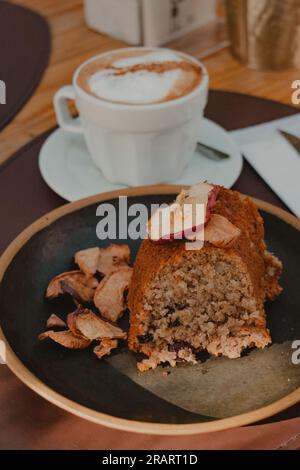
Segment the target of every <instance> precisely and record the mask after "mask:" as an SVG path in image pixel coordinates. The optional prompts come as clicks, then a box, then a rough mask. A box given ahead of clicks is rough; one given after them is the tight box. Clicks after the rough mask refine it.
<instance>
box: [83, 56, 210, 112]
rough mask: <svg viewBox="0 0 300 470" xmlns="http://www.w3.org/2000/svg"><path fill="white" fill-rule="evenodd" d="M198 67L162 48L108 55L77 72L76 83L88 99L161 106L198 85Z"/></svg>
mask: <svg viewBox="0 0 300 470" xmlns="http://www.w3.org/2000/svg"><path fill="white" fill-rule="evenodd" d="M202 75H203V72H202V69H201V67H200V65H198V64H197V63H196V62H193V61H192V60H188V59H187V58H186V57H184V56H181V55H180V53H177V52H173V51H170V50H165V49H141V50H134V51H132V50H124V52H123V51H117V52H115V53H114V52H112V53H110V54H108V55H104V56H102V57H98V58H97V57H96V58H95V59H93V60H92V61H90V62H88V63H87V64H85V66H84V67H83V68H82V69H81V70H80V72H79V75H78V78H77V84H78V85H79V86H80V87H81V88H82V89H83V90H85V91H86V92H87V93H89V94H90V95H92V96H95V97H97V98H99V99H101V100H104V101H109V102H112V103H120V104H128V105H145V104H156V103H163V102H167V101H171V100H175V99H177V98H181V97H183V96H185V95H187V94H189V93H191V92H192V91H193V90H194V89H195V88H196V87H197V86H198V85H199V83H200V82H201V79H202Z"/></svg>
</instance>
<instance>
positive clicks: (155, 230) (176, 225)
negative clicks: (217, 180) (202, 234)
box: [147, 183, 219, 243]
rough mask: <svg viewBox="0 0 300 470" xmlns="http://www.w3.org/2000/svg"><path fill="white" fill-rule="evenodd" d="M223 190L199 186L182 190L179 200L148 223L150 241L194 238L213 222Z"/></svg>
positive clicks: (162, 209) (158, 211)
mask: <svg viewBox="0 0 300 470" xmlns="http://www.w3.org/2000/svg"><path fill="white" fill-rule="evenodd" d="M218 192H219V188H218V187H216V186H213V185H211V184H208V183H198V184H196V185H195V186H191V187H190V188H189V189H188V190H182V191H181V192H180V193H179V195H178V196H177V198H176V201H175V202H174V203H173V204H171V205H169V206H165V207H162V208H159V209H158V210H157V211H156V212H155V213H154V214H153V215H152V217H151V219H150V220H149V221H148V224H147V233H148V238H149V239H150V240H152V241H155V242H157V243H166V242H170V241H173V240H182V239H187V238H190V236H191V235H193V233H196V232H198V231H199V230H201V228H203V227H204V225H205V224H206V223H207V222H208V221H209V219H210V217H211V212H212V209H213V207H214V206H215V204H216V201H217V195H218Z"/></svg>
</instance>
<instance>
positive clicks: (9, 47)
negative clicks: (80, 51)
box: [0, 1, 51, 129]
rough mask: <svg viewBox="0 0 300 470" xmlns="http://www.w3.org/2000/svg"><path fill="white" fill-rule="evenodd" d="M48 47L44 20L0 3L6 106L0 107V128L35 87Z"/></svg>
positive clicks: (1, 71)
mask: <svg viewBox="0 0 300 470" xmlns="http://www.w3.org/2000/svg"><path fill="white" fill-rule="evenodd" d="M50 45H51V36H50V30H49V27H48V24H47V22H46V20H45V19H44V18H42V17H41V16H40V15H39V14H37V13H35V12H33V11H31V10H28V9H27V8H24V7H21V6H19V5H14V4H11V3H8V2H6V1H1V2H0V51H1V54H0V57H1V59H0V80H2V81H4V83H5V85H6V103H5V104H0V129H2V128H3V127H4V126H6V125H7V124H8V123H9V121H10V120H11V119H12V118H13V117H14V116H15V114H16V113H17V112H18V111H19V109H20V108H21V107H22V106H23V105H24V104H25V103H26V101H27V100H28V99H29V97H30V96H31V94H32V93H33V91H34V89H35V88H36V86H37V85H38V83H39V81H40V79H41V77H42V74H43V72H44V70H45V68H46V66H47V63H48V58H49V54H50ZM0 98H1V95H0ZM0 102H1V103H2V100H1V99H0Z"/></svg>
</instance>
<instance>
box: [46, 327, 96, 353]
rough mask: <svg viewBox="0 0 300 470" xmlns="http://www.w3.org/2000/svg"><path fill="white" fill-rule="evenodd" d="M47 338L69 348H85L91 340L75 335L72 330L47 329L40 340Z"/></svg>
mask: <svg viewBox="0 0 300 470" xmlns="http://www.w3.org/2000/svg"><path fill="white" fill-rule="evenodd" d="M46 338H49V339H52V340H53V341H55V343H58V344H60V345H61V346H64V347H65V348H67V349H85V348H87V347H88V346H89V345H90V344H91V341H90V340H88V339H84V338H78V337H77V336H74V335H73V333H72V332H71V331H70V330H66V331H53V330H50V331H45V332H44V333H41V334H40V335H39V340H40V341H42V340H44V339H46Z"/></svg>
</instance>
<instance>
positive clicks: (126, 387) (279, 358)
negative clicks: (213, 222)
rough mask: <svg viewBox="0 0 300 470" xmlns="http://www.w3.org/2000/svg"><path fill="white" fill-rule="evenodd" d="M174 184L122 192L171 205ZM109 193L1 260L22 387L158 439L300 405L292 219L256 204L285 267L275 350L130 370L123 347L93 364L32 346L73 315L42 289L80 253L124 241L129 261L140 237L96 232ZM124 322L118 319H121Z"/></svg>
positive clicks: (63, 213)
mask: <svg viewBox="0 0 300 470" xmlns="http://www.w3.org/2000/svg"><path fill="white" fill-rule="evenodd" d="M178 190H179V188H178V187H174V186H163V187H162V186H161V187H152V188H151V187H148V188H135V189H130V190H124V191H122V192H121V194H123V195H128V197H129V199H128V205H130V204H133V203H141V202H142V203H144V204H146V205H147V206H148V207H149V206H150V204H152V203H163V202H170V201H172V200H173V199H174V194H175V193H176V192H178ZM118 194H120V193H116V192H114V193H107V194H104V195H100V196H96V197H92V198H88V199H86V200H83V201H79V202H76V203H72V204H68V205H66V206H64V207H62V208H59V209H57V210H55V211H54V212H52V213H50V214H48V215H47V216H45V217H43V218H42V219H40V220H38V221H37V222H35V223H34V224H33V225H32V226H30V227H29V228H28V229H27V230H25V232H23V233H22V234H21V235H20V236H19V237H18V238H17V239H16V240H15V241H14V242H13V243H12V244H11V246H10V247H9V248H8V249H7V251H6V252H5V253H4V255H3V256H2V258H1V261H0V279H1V278H2V281H1V284H0V307H1V309H0V321H1V327H2V337H3V340H4V341H6V343H7V363H8V366H9V367H10V368H11V369H12V370H13V372H14V373H15V374H16V375H17V376H18V377H19V378H20V379H21V380H23V381H24V382H25V383H26V384H27V385H28V386H29V387H31V388H32V389H33V390H35V391H36V392H37V393H39V394H40V395H42V396H44V397H45V398H46V399H48V400H50V401H51V402H53V403H55V404H57V405H58V406H60V407H62V408H64V409H66V410H68V411H71V412H73V413H75V414H77V415H79V416H81V417H84V418H86V419H89V420H92V421H94V422H98V423H101V424H106V425H108V426H112V427H115V428H120V429H127V430H132V431H137V432H148V433H158V434H184V433H186V434H187V433H197V432H208V431H215V430H220V429H225V428H229V427H233V426H240V425H243V424H248V423H252V422H255V421H258V420H260V419H263V418H266V417H269V416H271V415H273V414H275V413H278V412H279V411H282V410H283V409H286V408H288V407H289V406H291V405H293V404H295V403H297V402H299V401H300V388H299V387H300V365H298V366H297V365H294V364H293V362H292V354H293V352H295V351H294V350H293V349H292V343H293V341H294V340H297V339H300V315H299V311H300V293H299V286H300V274H299V272H300V271H299V266H300V252H299V246H300V232H299V230H300V222H299V221H298V219H296V218H295V217H293V216H291V215H289V214H287V213H286V212H284V211H282V210H280V209H277V208H275V207H274V206H271V205H269V204H266V203H262V202H260V201H258V204H259V206H260V208H261V209H263V210H262V215H263V218H264V221H265V228H266V241H267V245H268V248H269V249H270V250H271V251H274V252H275V253H276V254H277V255H278V256H279V257H280V258H281V259H282V261H283V263H284V274H283V277H282V285H283V287H284V292H283V294H282V295H281V296H280V297H279V298H278V299H277V300H276V301H275V302H273V303H269V304H267V306H266V309H267V315H268V326H269V328H270V330H271V335H272V338H273V344H272V345H271V346H270V347H268V348H266V349H265V350H263V351H258V350H253V351H250V352H249V353H248V354H247V355H244V356H243V357H242V358H240V359H236V360H229V359H225V358H211V359H207V360H206V361H204V362H200V363H199V364H197V365H195V366H181V367H177V368H174V369H171V370H170V374H169V375H167V374H165V373H164V372H165V371H167V370H168V369H165V368H161V367H159V368H157V369H156V370H155V371H151V372H148V373H146V374H138V373H137V370H136V357H135V356H134V355H133V354H132V353H130V352H128V351H127V349H126V347H125V346H124V347H121V348H119V349H118V350H117V351H115V353H114V354H112V356H111V357H109V358H107V359H103V360H101V361H99V360H98V359H97V358H96V356H95V355H94V354H93V353H92V351H91V350H90V349H89V350H84V351H69V350H66V349H64V348H62V347H61V346H59V345H57V344H55V343H52V342H50V341H49V342H48V341H45V342H42V343H39V342H38V340H37V336H38V334H39V333H40V332H42V331H44V329H45V323H46V319H47V318H48V316H49V315H50V314H51V313H53V312H55V313H57V314H59V315H61V314H62V312H64V313H65V314H66V313H67V312H69V311H71V310H72V304H70V302H68V301H67V300H61V299H59V300H57V301H55V302H46V301H45V300H44V292H45V288H46V286H47V284H48V281H49V280H50V279H51V278H52V277H53V276H55V275H56V274H58V273H60V272H63V271H66V270H68V269H69V268H71V267H72V261H71V260H72V256H73V254H74V252H75V251H77V250H78V249H81V248H83V247H89V246H94V245H97V244H98V245H99V244H102V245H103V246H104V245H105V244H109V243H111V242H114V243H121V244H122V243H128V244H129V245H130V248H131V252H132V261H134V258H135V255H136V253H137V250H138V248H139V244H140V241H139V240H136V241H132V240H128V241H126V240H125V241H124V240H109V241H105V242H99V240H98V239H97V236H96V224H97V222H98V221H99V218H98V217H97V216H96V208H97V206H98V205H99V203H100V202H103V201H109V202H111V203H112V204H113V205H114V206H115V208H116V210H117V211H118V199H117V196H118ZM123 322H126V319H124V320H123Z"/></svg>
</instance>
